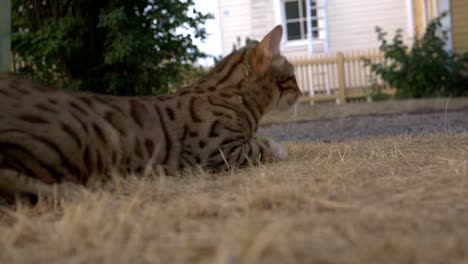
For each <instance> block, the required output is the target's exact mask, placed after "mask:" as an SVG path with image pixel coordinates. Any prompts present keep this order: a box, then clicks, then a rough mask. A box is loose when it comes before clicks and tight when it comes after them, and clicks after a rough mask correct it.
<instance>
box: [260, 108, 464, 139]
mask: <svg viewBox="0 0 468 264" xmlns="http://www.w3.org/2000/svg"><path fill="white" fill-rule="evenodd" d="M446 123H447V130H448V131H452V132H457V133H460V132H467V131H468V109H465V110H463V111H455V112H448V113H447V119H446ZM423 131H428V132H444V131H445V113H444V112H437V113H417V114H416V113H412V114H392V115H377V116H375V115H374V116H353V117H347V118H341V119H335V120H322V121H308V122H294V123H283V124H271V125H265V126H263V127H261V128H260V129H259V131H258V135H261V136H267V137H271V138H273V139H275V140H278V141H289V140H293V141H294V140H296V141H297V140H312V141H317V140H318V141H344V140H350V139H356V138H365V137H373V136H387V135H400V134H418V133H421V132H423Z"/></svg>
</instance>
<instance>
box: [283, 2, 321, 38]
mask: <svg viewBox="0 0 468 264" xmlns="http://www.w3.org/2000/svg"><path fill="white" fill-rule="evenodd" d="M312 1H313V2H314V4H313V5H312V3H311V2H312ZM279 2H280V11H281V23H282V24H283V27H284V29H285V31H286V32H285V33H286V34H284V37H283V42H284V43H286V44H287V45H288V46H302V45H307V44H308V43H310V41H320V40H321V37H320V35H321V34H320V31H321V30H324V29H323V28H320V26H319V23H320V17H319V16H318V14H317V13H318V9H319V8H318V3H317V2H318V1H315V0H305V1H303V0H280V1H279ZM288 2H295V3H297V5H298V11H299V17H298V18H293V19H286V3H288ZM302 2H305V4H306V7H305V10H306V14H305V16H301V15H304V14H302V13H303V6H302V5H303V3H302ZM312 7H313V8H312ZM312 9H314V10H315V14H314V16H312V14H311V13H312ZM296 20H297V21H296ZM313 20H315V21H316V23H317V26H314V27H312V23H313V22H312V21H313ZM304 21H306V22H307V23H306V24H307V30H304V26H303V22H304ZM294 22H296V23H297V22H299V26H300V31H301V32H300V34H301V38H300V39H294V40H289V39H288V32H287V30H288V27H287V24H288V23H294Z"/></svg>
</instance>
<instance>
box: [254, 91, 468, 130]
mask: <svg viewBox="0 0 468 264" xmlns="http://www.w3.org/2000/svg"><path fill="white" fill-rule="evenodd" d="M462 109H468V98H466V97H458V98H450V99H447V98H429V99H406V100H389V101H382V102H371V103H361V104H341V105H336V104H330V103H326V104H314V105H311V104H308V103H302V104H301V105H300V106H299V107H298V108H297V112H296V113H295V114H294V116H291V112H293V110H291V111H273V112H272V113H270V114H268V115H266V116H265V118H263V120H262V123H263V124H268V123H277V122H284V121H285V120H288V121H310V120H324V119H336V118H344V117H349V116H356V115H385V114H398V113H421V112H434V111H437V112H443V111H445V110H448V111H456V110H462Z"/></svg>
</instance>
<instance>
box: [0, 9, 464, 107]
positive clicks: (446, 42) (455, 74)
mask: <svg viewBox="0 0 468 264" xmlns="http://www.w3.org/2000/svg"><path fill="white" fill-rule="evenodd" d="M0 12H1V14H0V15H1V20H2V21H1V22H2V23H1V25H2V28H1V31H2V33H1V41H2V42H1V43H2V46H1V47H2V52H1V63H2V64H1V65H2V70H4V71H5V70H10V71H13V72H15V73H17V74H20V75H24V76H27V77H30V78H34V79H39V80H41V81H44V82H46V83H47V84H49V85H51V86H55V87H61V88H67V89H74V90H86V91H93V92H99V93H111V94H117V95H148V94H161V93H166V92H170V91H174V90H176V89H177V88H179V87H182V86H184V85H187V84H189V83H190V82H192V81H193V80H194V79H196V78H198V77H199V76H201V75H203V74H204V73H205V72H207V71H209V70H210V69H211V68H212V67H214V66H215V65H216V63H217V62H219V61H220V60H221V59H222V57H223V56H225V55H227V54H229V53H230V52H231V51H233V50H234V49H236V48H239V47H242V46H243V45H245V43H246V42H247V41H249V40H261V39H262V37H263V36H264V35H265V34H266V33H268V32H269V30H271V29H272V28H273V27H274V26H276V25H278V24H281V25H283V28H284V35H283V39H282V43H281V49H282V53H283V55H285V56H286V57H287V58H288V59H289V60H290V61H291V62H292V63H293V65H294V66H295V69H296V76H297V80H298V83H299V86H300V88H301V90H302V91H303V93H304V97H303V98H302V101H305V102H311V103H318V102H334V103H347V102H362V101H376V100H385V99H389V98H420V97H441V96H442V97H444V96H445V97H446V96H464V95H467V90H468V88H467V87H468V81H467V79H468V78H467V75H468V70H467V68H468V55H467V54H468V53H467V51H468V21H467V20H466V14H467V13H468V2H467V1H465V0H398V1H395V0H381V1H372V0H359V1H355V0H236V1H233V0H217V1H203V0H186V1H174V0H161V1H154V0H131V1H119V0H107V1H99V2H94V1H90V0H83V1H71V0H42V1H41V0H1V2H0Z"/></svg>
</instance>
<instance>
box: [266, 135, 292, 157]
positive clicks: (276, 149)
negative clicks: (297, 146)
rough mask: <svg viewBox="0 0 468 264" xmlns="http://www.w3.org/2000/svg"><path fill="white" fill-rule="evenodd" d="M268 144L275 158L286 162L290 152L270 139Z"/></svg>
mask: <svg viewBox="0 0 468 264" xmlns="http://www.w3.org/2000/svg"><path fill="white" fill-rule="evenodd" d="M268 143H269V144H270V148H271V152H272V153H273V155H274V157H275V158H277V159H278V160H285V159H286V158H287V157H288V152H287V151H286V149H285V148H284V147H283V146H282V145H281V144H279V143H278V142H276V141H274V140H273V139H270V138H268Z"/></svg>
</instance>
